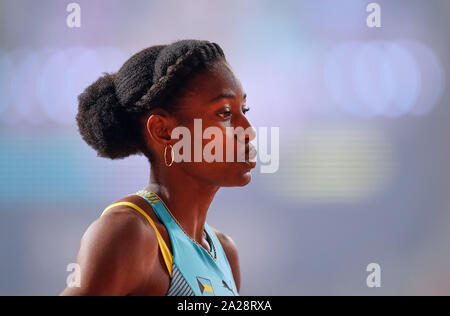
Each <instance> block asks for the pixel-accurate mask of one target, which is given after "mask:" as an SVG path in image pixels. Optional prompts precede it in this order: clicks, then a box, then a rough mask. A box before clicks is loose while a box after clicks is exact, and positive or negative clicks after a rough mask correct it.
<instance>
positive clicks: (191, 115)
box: [61, 40, 256, 296]
mask: <svg viewBox="0 0 450 316" xmlns="http://www.w3.org/2000/svg"><path fill="white" fill-rule="evenodd" d="M78 100H79V111H78V114H77V117H76V121H77V124H78V128H79V132H80V134H81V136H82V138H83V139H84V141H85V142H86V143H87V144H89V145H90V146H91V147H92V148H93V149H95V150H96V151H97V155H98V156H100V157H105V158H110V159H122V158H125V157H128V156H130V155H134V154H137V155H144V156H145V157H146V158H147V159H148V162H149V164H150V177H149V182H148V185H147V186H146V187H145V188H139V189H137V190H136V192H135V193H133V194H129V195H127V196H125V197H123V198H121V199H119V200H117V201H115V202H113V203H111V204H110V205H107V207H106V208H105V209H104V211H103V213H102V214H101V216H99V217H98V219H97V220H95V221H94V222H93V223H92V224H91V225H90V226H89V228H88V229H87V230H86V232H85V233H84V235H83V237H82V239H81V242H80V248H79V250H78V255H77V261H76V262H77V264H78V265H79V267H80V273H81V274H80V276H81V278H80V283H79V286H76V287H70V286H68V287H66V288H65V289H64V290H63V291H62V293H61V295H196V296H197V295H216V296H226V295H239V291H240V282H241V281H240V268H239V258H238V251H237V247H236V245H235V243H234V242H233V240H232V239H231V238H230V237H229V236H228V235H226V234H225V233H222V232H220V231H219V230H217V229H215V228H213V227H211V226H209V225H208V223H207V222H206V218H207V213H208V209H209V206H210V204H211V203H212V201H213V199H214V196H215V194H216V192H217V191H218V189H219V188H220V187H232V186H245V185H247V184H248V183H249V182H250V181H251V173H250V171H251V169H252V168H254V167H255V161H254V160H253V159H254V158H255V156H256V150H255V148H254V147H253V146H252V144H251V143H250V141H251V140H252V139H254V138H255V137H256V135H255V132H252V131H253V129H252V127H251V125H250V123H249V121H248V119H247V118H246V116H245V113H246V112H247V111H248V109H249V108H248V107H247V105H246V94H245V92H244V91H243V88H242V85H241V83H240V81H239V80H238V79H237V78H236V77H235V75H234V73H233V71H232V69H231V67H230V65H229V64H228V62H227V60H226V58H225V55H224V52H223V50H222V48H221V47H220V46H219V45H218V44H216V43H213V42H209V41H201V40H179V41H176V42H174V43H172V44H169V45H157V46H152V47H149V48H146V49H144V50H142V51H140V52H138V53H136V54H135V55H133V56H132V57H130V59H128V60H127V61H126V62H125V63H124V64H123V66H122V67H121V68H120V69H119V70H118V71H117V72H116V73H105V74H104V75H103V76H101V77H100V78H98V80H97V81H95V82H94V83H92V84H91V85H90V86H89V87H87V88H86V90H85V91H84V92H83V93H82V94H81V95H80V96H79V97H78ZM199 119H200V120H199ZM198 122H201V125H200V126H201V127H200V130H199V127H198V126H199V125H198ZM179 127H181V130H182V131H185V132H188V134H185V133H183V135H182V138H185V137H186V135H190V136H189V137H190V139H183V140H184V141H187V140H189V141H188V142H185V143H184V144H189V145H188V146H184V147H182V148H181V150H176V149H177V148H178V149H179V147H177V146H176V144H177V143H178V142H179V141H180V139H181V137H174V136H175V134H174V131H175V129H176V128H179ZM239 127H241V128H242V129H243V130H245V132H241V133H239V132H238V133H232V134H231V133H229V132H227V131H228V130H229V129H230V128H235V129H236V130H239ZM206 129H209V130H214V131H215V133H214V135H213V136H211V135H209V136H210V137H206V138H205V137H204V134H203V132H204V131H205V130H206ZM217 132H220V134H218V133H217ZM199 135H200V137H201V139H199V138H198V137H199ZM202 135H203V137H202ZM217 135H220V136H217ZM189 137H188V138H189ZM215 138H216V139H215ZM213 139H215V141H218V142H217V143H219V144H221V145H220V146H219V147H215V148H214V149H213V150H212V151H211V152H212V153H213V154H218V155H219V156H222V155H223V157H224V158H223V160H222V161H212V162H211V161H206V160H205V158H204V157H201V160H200V161H198V160H197V159H196V158H194V156H195V155H198V154H199V153H200V154H201V155H202V156H203V155H204V154H205V152H208V149H211V147H208V146H210V142H212V140H213ZM178 144H179V143H178ZM230 147H231V149H232V155H233V156H232V158H233V159H232V160H228V159H226V158H225V156H226V154H228V153H229V152H230V150H229V149H230ZM177 155H183V157H184V158H186V157H189V158H190V159H185V160H183V161H179V160H177V159H176V158H177ZM239 155H241V157H242V156H243V157H244V159H243V160H242V159H239V158H237V157H238V156H239ZM197 158H198V157H197ZM114 185H118V186H120V183H115V184H114Z"/></svg>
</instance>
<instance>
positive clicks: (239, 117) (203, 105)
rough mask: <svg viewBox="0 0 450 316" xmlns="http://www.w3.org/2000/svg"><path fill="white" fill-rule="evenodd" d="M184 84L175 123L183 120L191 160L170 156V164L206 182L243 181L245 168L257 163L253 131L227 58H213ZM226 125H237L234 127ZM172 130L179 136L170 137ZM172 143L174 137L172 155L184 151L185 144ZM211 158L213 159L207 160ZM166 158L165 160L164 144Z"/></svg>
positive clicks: (247, 175) (247, 174) (246, 174)
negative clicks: (171, 158) (214, 60)
mask: <svg viewBox="0 0 450 316" xmlns="http://www.w3.org/2000/svg"><path fill="white" fill-rule="evenodd" d="M186 88H187V89H186V91H187V92H186V94H185V95H184V96H183V98H182V99H180V103H179V110H178V111H177V113H176V114H175V118H176V122H177V124H178V125H177V126H184V127H186V128H187V129H188V130H189V132H190V149H191V150H190V161H189V162H187V161H182V162H174V164H173V165H172V166H171V167H169V168H173V167H178V168H182V169H183V171H184V172H186V173H187V174H189V175H190V176H193V177H195V178H197V179H199V180H201V181H203V182H206V183H208V184H211V185H218V186H244V185H246V184H248V183H249V182H250V180H251V174H250V170H251V169H252V168H254V167H255V164H256V162H255V157H256V150H255V148H254V146H253V145H252V144H250V143H249V142H250V141H251V140H253V139H254V138H255V137H256V134H255V130H254V129H253V127H252V126H251V124H250V123H249V121H248V119H247V117H246V116H245V113H246V112H247V111H248V107H247V105H246V94H245V92H244V91H243V89H242V85H241V83H240V82H239V80H238V79H237V78H236V77H235V75H234V74H233V71H232V69H231V67H230V66H229V65H228V63H227V62H226V61H223V60H221V61H218V62H216V63H214V65H213V67H211V68H210V69H208V70H207V71H204V72H201V73H199V74H197V75H195V76H194V77H193V78H192V79H191V80H190V81H189V83H188V85H187V87H186ZM194 119H201V121H199V120H196V122H195V121H194ZM199 123H201V125H200V124H199ZM200 126H201V127H200ZM211 127H212V128H211ZM230 128H234V129H236V128H241V130H239V129H237V130H235V131H234V132H233V130H231V129H230ZM205 130H207V134H206V135H205V134H204V133H205ZM227 130H228V133H227ZM200 131H201V132H200ZM208 131H210V132H211V133H209V134H208ZM171 135H172V139H173V138H180V139H181V138H182V137H174V136H175V134H174V133H173V130H172V134H171ZM195 142H198V143H197V145H196V144H195ZM176 143H177V141H175V140H174V141H173V143H171V144H172V145H173V146H174V152H175V156H180V155H183V154H185V152H184V150H185V149H187V148H180V147H177V145H176ZM184 144H188V143H184ZM200 144H201V146H200ZM179 145H181V143H178V146H179ZM186 147H187V146H186ZM195 151H197V152H196V153H195ZM220 151H221V152H220ZM195 155H197V157H195ZM227 155H228V156H227ZM200 156H201V157H200ZM184 157H187V156H186V155H185V156H184ZM198 157H200V158H201V162H197V161H195V160H196V158H198ZM217 157H222V158H221V161H217V160H218V158H217ZM214 158H216V161H212V160H214ZM167 160H168V161H170V151H169V150H168V152H167ZM208 161H210V162H208ZM211 161H212V162H211Z"/></svg>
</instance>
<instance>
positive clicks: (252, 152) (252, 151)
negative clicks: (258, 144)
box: [245, 144, 257, 169]
mask: <svg viewBox="0 0 450 316" xmlns="http://www.w3.org/2000/svg"><path fill="white" fill-rule="evenodd" d="M256 154H257V152H256V148H255V146H253V145H252V144H249V145H248V146H246V148H245V157H247V156H248V159H247V158H246V159H245V163H246V164H248V165H249V166H250V168H252V169H253V168H255V166H256V161H255V160H254V159H255V158H256Z"/></svg>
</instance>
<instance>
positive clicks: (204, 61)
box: [128, 42, 225, 113]
mask: <svg viewBox="0 0 450 316" xmlns="http://www.w3.org/2000/svg"><path fill="white" fill-rule="evenodd" d="M220 57H223V58H225V55H224V53H223V51H222V49H221V48H220V47H219V45H217V44H216V43H209V42H208V43H205V44H204V45H201V46H197V47H194V48H192V49H190V50H188V51H187V52H186V53H185V54H183V55H182V56H180V57H178V58H177V59H176V61H175V63H173V64H171V65H169V66H167V68H166V72H165V74H164V75H163V76H161V77H159V78H157V79H156V80H155V81H154V82H153V85H152V86H151V87H150V89H149V90H148V92H147V93H145V94H144V95H143V96H142V97H141V98H140V100H138V101H137V102H136V103H135V104H134V107H130V108H129V109H128V110H129V111H131V112H138V113H140V112H147V111H148V110H150V109H151V108H153V107H155V106H164V105H165V106H166V107H168V105H167V101H168V100H167V99H168V97H169V95H170V94H172V93H173V92H174V90H175V89H176V88H177V85H179V84H180V82H182V81H183V80H184V79H185V78H186V77H187V76H188V75H189V74H191V73H192V72H193V71H194V70H200V69H202V68H204V67H205V66H207V65H208V63H209V62H211V61H214V60H216V59H217V58H220ZM163 100H165V101H166V102H163V103H166V104H164V105H161V104H160V103H162V101H163Z"/></svg>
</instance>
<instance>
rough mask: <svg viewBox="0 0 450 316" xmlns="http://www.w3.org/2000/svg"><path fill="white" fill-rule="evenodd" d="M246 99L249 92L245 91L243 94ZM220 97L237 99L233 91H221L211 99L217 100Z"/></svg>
mask: <svg viewBox="0 0 450 316" xmlns="http://www.w3.org/2000/svg"><path fill="white" fill-rule="evenodd" d="M243 98H244V99H246V98H247V93H244V96H243ZM219 99H236V95H234V94H232V93H221V94H219V95H218V96H215V97H214V98H212V99H211V100H209V102H210V103H212V102H215V101H217V100H219Z"/></svg>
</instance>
